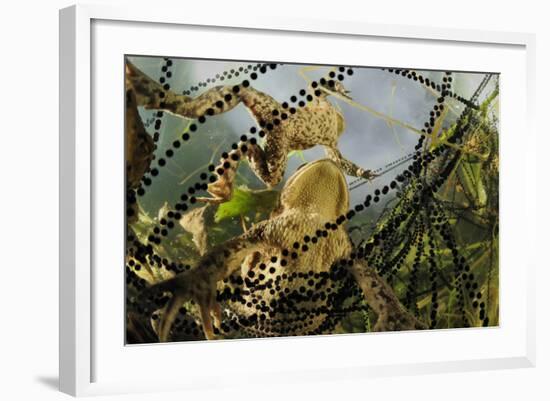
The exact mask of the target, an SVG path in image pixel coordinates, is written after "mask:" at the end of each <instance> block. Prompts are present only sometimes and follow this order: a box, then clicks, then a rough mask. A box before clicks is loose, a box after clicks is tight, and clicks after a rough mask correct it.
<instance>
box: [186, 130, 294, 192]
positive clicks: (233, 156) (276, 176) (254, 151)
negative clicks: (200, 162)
mask: <svg viewBox="0 0 550 401" xmlns="http://www.w3.org/2000/svg"><path fill="white" fill-rule="evenodd" d="M287 154H288V150H287V147H286V146H285V144H284V142H283V141H276V140H274V139H273V138H272V137H268V138H267V140H266V145H265V150H264V149H262V148H261V147H260V146H259V145H258V144H256V143H255V142H253V143H252V142H243V141H241V142H239V143H238V145H237V148H236V149H233V150H232V151H231V152H229V153H228V154H227V155H224V156H227V157H222V159H221V160H220V163H219V164H218V166H216V169H215V170H214V171H215V173H216V175H217V180H216V181H215V182H213V183H211V184H209V185H208V192H209V193H210V194H211V195H212V196H213V197H212V198H206V197H200V198H197V200H199V201H202V202H209V203H222V202H226V201H228V200H230V199H231V197H232V194H233V182H234V179H235V176H236V174H237V168H238V167H239V163H240V161H241V160H242V159H243V158H245V157H246V158H247V159H248V164H249V165H250V167H251V168H252V171H254V173H255V174H256V176H257V177H258V178H259V179H260V180H261V181H262V182H263V183H264V184H265V185H266V186H267V187H269V188H271V187H274V186H275V185H277V184H278V183H279V182H280V181H281V180H282V178H283V175H284V173H285V170H286V165H287Z"/></svg>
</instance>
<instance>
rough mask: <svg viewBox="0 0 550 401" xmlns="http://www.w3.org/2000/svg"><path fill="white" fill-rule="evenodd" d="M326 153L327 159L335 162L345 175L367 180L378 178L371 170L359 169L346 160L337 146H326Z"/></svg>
mask: <svg viewBox="0 0 550 401" xmlns="http://www.w3.org/2000/svg"><path fill="white" fill-rule="evenodd" d="M325 152H326V154H327V157H328V158H329V159H331V160H332V161H334V162H335V163H336V164H337V165H338V166H340V168H341V169H342V171H343V172H344V173H346V174H347V175H351V176H353V177H361V178H365V179H367V180H371V179H373V178H375V177H377V175H376V174H374V173H373V172H372V171H371V170H365V169H363V168H361V167H359V166H358V165H357V164H355V163H353V162H351V161H349V160H348V159H346V158H345V157H344V156H343V155H342V153H341V152H340V151H339V150H338V148H337V147H336V146H326V147H325Z"/></svg>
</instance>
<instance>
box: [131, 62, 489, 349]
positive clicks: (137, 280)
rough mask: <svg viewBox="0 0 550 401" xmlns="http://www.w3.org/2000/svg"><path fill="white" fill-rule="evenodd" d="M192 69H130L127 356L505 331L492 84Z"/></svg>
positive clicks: (289, 70)
mask: <svg viewBox="0 0 550 401" xmlns="http://www.w3.org/2000/svg"><path fill="white" fill-rule="evenodd" d="M159 62H161V63H162V64H161V65H160V71H161V73H162V75H161V77H160V78H159V79H158V80H155V79H153V78H152V77H150V76H149V75H148V74H147V73H146V71H145V69H146V68H149V69H152V68H151V65H152V64H154V63H157V68H158V63H159ZM148 63H150V64H148ZM202 63H203V64H200V63H199V62H198V61H191V60H172V59H160V58H146V57H136V58H134V59H133V60H132V62H128V68H127V81H126V82H127V105H126V106H127V116H126V118H127V122H130V121H131V122H133V123H132V124H128V123H127V125H126V127H127V131H126V135H127V142H131V143H132V146H130V147H127V174H128V179H127V182H128V196H127V212H128V220H127V222H128V242H127V265H126V277H127V341H128V342H129V343H146V342H157V341H159V340H160V341H180V340H181V341H183V340H197V339H204V338H205V337H206V338H208V339H214V338H216V339H222V338H243V337H267V336H286V335H309V334H321V333H356V332H369V331H388V330H411V329H427V328H453V327H473V326H493V325H498V304H499V303H498V113H497V111H496V110H497V109H496V108H497V106H498V76H497V75H492V74H485V75H484V74H464V73H451V72H444V73H443V72H430V71H414V70H407V69H368V68H350V67H307V68H306V69H302V68H301V67H300V66H284V65H277V64H254V65H253V64H246V63H233V64H230V66H231V68H229V69H228V70H226V71H224V72H221V73H217V74H216V75H215V76H213V77H208V78H204V79H203V80H201V81H200V82H199V83H198V84H195V85H192V86H191V88H189V89H185V88H183V89H182V87H180V88H179V89H180V91H181V93H183V94H182V95H179V94H178V93H177V92H176V91H175V89H174V86H175V85H177V84H179V85H180V86H181V85H182V84H183V83H185V82H189V81H188V80H182V81H181V82H179V81H177V80H176V79H175V72H176V67H177V66H182V68H185V71H186V74H185V75H186V76H187V75H188V74H187V73H188V72H189V71H190V68H191V67H192V66H196V71H201V69H200V66H203V67H204V65H205V64H204V63H210V64H212V63H215V62H210V61H209V62H205V61H203V62H202ZM138 65H139V66H140V67H138ZM142 69H143V70H142ZM305 70H307V71H308V73H315V72H316V73H321V74H323V75H322V76H320V77H315V78H311V79H308V82H309V84H308V86H307V88H301V89H298V90H297V91H295V92H290V93H284V92H285V90H288V91H290V86H291V82H292V79H294V78H295V79H297V80H298V81H297V82H298V85H301V84H300V83H299V82H300V80H301V77H302V76H303V75H304V71H305ZM276 74H279V75H280V77H279V80H281V79H282V82H285V83H286V84H287V85H288V86H289V88H288V89H287V88H286V87H285V86H284V85H283V86H282V87H281V84H280V81H277V82H276V83H275V84H272V85H268V84H269V83H270V82H271V81H272V80H275V78H274V77H275V75H276ZM388 79H389V81H388ZM228 81H229V82H228ZM348 81H350V83H349V84H348V83H347V82H348ZM365 81H366V82H368V84H369V85H370V86H373V84H374V83H376V82H384V85H381V86H380V89H379V91H378V92H377V93H375V94H373V95H372V98H370V97H369V96H370V95H369V93H368V92H366V91H364V90H362V88H363V86H362V85H363V84H364V82H365ZM177 82H179V83H177ZM344 82H346V84H345V85H346V86H344ZM396 82H399V85H398V84H397V83H396ZM219 83H222V84H226V85H222V86H215V85H214V84H219ZM262 83H263V85H264V86H266V88H264V89H262V90H260V89H257V88H256V87H257V86H262ZM357 88H358V89H359V90H356V89H357ZM267 89H270V90H272V91H277V90H279V91H281V92H282V93H281V94H280V97H284V98H286V99H287V100H286V101H283V100H282V101H277V100H275V97H276V95H275V94H272V93H270V92H269V91H268V90H267ZM348 89H352V94H353V98H352V97H351V96H350V93H349V91H348ZM462 91H463V92H464V93H471V96H468V98H466V97H464V96H463V95H460V94H459V93H463V92H462ZM385 92H387V103H385V106H384V107H383V106H382V103H383V102H382V101H381V100H380V99H381V98H382V97H381V96H380V94H381V93H385ZM268 93H269V94H268ZM191 94H193V96H189V95H191ZM373 98H376V99H377V102H378V103H375V104H374V105H369V104H368V102H369V101H371V102H372V101H373ZM331 99H332V100H331ZM136 104H137V106H136ZM411 104H412V106H410V105H411ZM136 109H137V110H136ZM136 111H137V113H136ZM150 113H153V114H152V116H153V117H151V114H150ZM365 116H368V118H367V117H365ZM251 117H252V120H251ZM142 121H145V122H146V123H145V124H144V123H143V122H142ZM250 121H252V122H253V124H254V125H253V126H251V127H250V126H249V127H248V128H244V129H246V132H247V134H246V135H242V132H243V131H244V129H243V128H242V127H243V124H245V126H246V124H247V123H249V122H250ZM140 124H141V125H140ZM163 127H164V129H163ZM236 127H238V128H236ZM368 127H370V128H369V129H367V128H368ZM373 127H375V129H373ZM152 128H153V129H154V131H153V132H152V133H149V132H148V131H152ZM239 130H240V132H239ZM365 131H368V132H369V133H368V134H365V133H364V132H365ZM366 135H368V139H366V138H365V136H366ZM384 135H385V136H384ZM137 138H140V141H141V142H139V141H137ZM348 138H350V139H348ZM226 141H227V142H226ZM232 141H234V142H233V143H231V142H232ZM348 141H352V142H348ZM139 143H141V144H142V145H134V144H139ZM224 143H227V145H225V146H223V145H224ZM380 143H383V145H382V146H380ZM350 144H351V147H350V146H349V145H350ZM315 145H323V146H325V148H326V150H327V152H326V155H325V156H323V155H320V154H319V152H318V150H317V149H316V148H315ZM346 145H347V146H346ZM377 145H378V147H377ZM343 147H344V148H345V152H344V150H341V149H342V148H343ZM371 147H374V149H371ZM138 148H139V149H138ZM342 153H345V154H351V155H353V156H351V157H350V158H352V159H353V160H355V161H356V162H358V163H359V165H363V166H368V167H370V168H371V169H372V171H371V170H367V169H363V168H361V167H358V165H356V164H355V163H352V162H349V161H348V160H347V159H344V158H343V156H342ZM212 154H214V155H212ZM293 154H295V155H296V157H294V156H293ZM388 154H392V155H395V156H396V157H388ZM203 155H204V157H203ZM216 156H221V157H220V162H219V164H217V165H216V164H214V163H213V160H214V159H215V157H216ZM291 156H292V157H291ZM327 156H328V158H329V159H325V157H327ZM377 160H378V161H379V162H378V163H377V162H376V161H377ZM304 162H307V163H305V164H304V165H303V166H302V167H301V168H299V169H298V170H297V171H295V170H296V169H295V168H291V167H292V166H289V164H290V165H294V166H296V165H297V164H303V163H304ZM244 164H248V165H244ZM376 165H382V167H380V168H377V169H375V168H373V167H374V166H376ZM294 171H295V172H294ZM290 174H292V175H290ZM289 175H290V176H289ZM345 175H347V176H349V177H348V178H346V176H345ZM137 176H139V177H137ZM234 183H236V184H237V185H236V186H235V187H234V185H233V184H234ZM265 184H267V185H268V188H266V187H265ZM185 187H187V188H185ZM203 191H208V192H209V193H210V194H211V195H213V198H212V197H204V196H201V195H202V193H203ZM204 202H206V203H204ZM350 206H351V208H350ZM151 216H154V217H151Z"/></svg>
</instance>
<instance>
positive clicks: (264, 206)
mask: <svg viewBox="0 0 550 401" xmlns="http://www.w3.org/2000/svg"><path fill="white" fill-rule="evenodd" d="M277 199H278V192H277V191H275V190H270V189H266V190H253V189H250V188H248V187H246V186H240V187H238V188H235V190H234V191H233V197H232V198H231V200H230V201H228V202H225V203H222V204H221V205H220V206H218V210H217V211H216V215H215V218H214V219H215V221H216V223H219V222H220V221H222V220H225V219H229V218H232V217H238V216H246V215H249V214H251V213H253V214H257V213H269V212H271V211H272V210H273V208H274V207H275V205H276V204H277Z"/></svg>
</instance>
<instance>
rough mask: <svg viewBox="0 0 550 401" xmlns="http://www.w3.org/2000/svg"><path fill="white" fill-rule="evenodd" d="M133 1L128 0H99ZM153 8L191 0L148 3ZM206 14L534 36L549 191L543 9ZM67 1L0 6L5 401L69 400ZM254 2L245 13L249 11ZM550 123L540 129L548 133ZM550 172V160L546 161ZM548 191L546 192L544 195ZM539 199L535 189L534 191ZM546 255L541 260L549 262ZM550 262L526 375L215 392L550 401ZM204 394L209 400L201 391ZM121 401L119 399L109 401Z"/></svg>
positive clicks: (373, 7) (320, 8)
mask: <svg viewBox="0 0 550 401" xmlns="http://www.w3.org/2000/svg"><path fill="white" fill-rule="evenodd" d="M97 2H98V3H116V4H124V3H126V4H130V3H132V2H131V1H122V0H120V1H111V2H109V1H97ZM140 3H147V4H149V6H150V7H158V6H159V4H162V3H175V4H180V5H181V8H182V12H192V11H191V10H189V7H190V6H189V5H188V4H186V3H190V2H189V1H184V0H179V1H159V0H157V1H149V2H146V1H140ZM197 3H200V4H196V5H194V6H197V7H202V10H203V11H202V12H210V11H212V10H217V12H223V13H224V14H227V15H228V19H229V18H230V17H229V15H230V14H231V13H233V12H246V10H247V9H249V8H248V7H251V8H258V7H261V8H263V9H264V12H265V13H273V14H277V15H284V14H285V13H289V14H290V13H292V14H294V15H296V16H309V17H319V18H326V19H354V18H358V17H359V16H365V17H364V18H366V19H367V20H369V21H370V22H375V23H397V24H408V25H430V26H445V27H459V28H476V29H490V30H505V31H527V32H534V33H536V34H537V35H538V36H537V41H538V43H537V45H538V46H537V72H538V76H537V83H538V85H537V86H538V88H539V89H538V93H537V115H538V116H539V117H538V125H537V128H538V133H539V143H538V144H534V143H533V144H526V146H537V147H538V149H539V172H538V173H539V174H540V177H541V181H542V183H543V185H546V182H545V181H546V179H545V178H546V177H543V175H542V174H543V169H544V170H546V171H547V170H548V169H547V168H546V167H545V166H543V162H544V159H547V157H546V154H545V153H546V151H545V149H544V145H546V146H548V140H547V136H548V135H549V132H548V131H549V130H548V128H547V124H546V120H547V112H546V107H547V105H548V101H547V90H548V89H549V88H550V85H549V78H548V73H549V72H550V65H549V61H550V60H549V57H548V53H549V50H548V49H549V48H550V30H549V29H548V25H549V22H548V16H549V14H548V12H547V11H545V10H544V4H545V2H543V1H536V2H535V1H521V2H518V1H514V2H507V3H505V2H503V1H496V0H491V1H480V0H476V1H470V0H461V1H454V2H445V1H441V0H439V1H412V2H411V1H402V0H392V1H383V2H367V1H355V2H354V1H351V0H350V1H346V0H338V1H335V2H326V3H322V2H321V1H319V0H317V1H311V2H307V3H306V2H305V1H303V2H301V3H304V4H301V3H300V2H298V1H296V0H294V1H283V0H277V1H275V2H268V1H259V0H256V1H253V2H249V3H246V2H245V1H237V0H232V1H213V0H211V1H208V2H197ZM70 4H71V2H70V1H62V0H50V1H39V0H27V1H19V2H17V1H14V0H12V1H9V2H8V1H6V2H4V3H3V4H2V7H1V8H0V30H1V35H0V44H1V47H2V53H1V55H2V56H1V57H2V59H1V61H0V71H1V74H0V78H1V81H0V82H1V83H0V88H1V90H2V93H1V94H0V105H1V107H0V115H1V116H2V124H1V127H2V129H1V131H0V144H1V145H0V152H1V153H0V154H1V157H0V163H1V166H2V169H1V170H0V171H1V173H0V177H2V178H1V181H0V185H1V186H2V190H1V192H0V202H1V209H0V210H2V213H1V214H0V224H1V226H0V227H1V228H2V229H1V230H0V232H1V234H0V235H1V236H2V241H1V242H0V244H1V245H0V250H1V253H0V297H1V303H0V305H1V306H2V314H1V316H0V319H1V321H2V324H1V326H0V393H5V392H7V394H2V398H3V399H7V400H18V399H30V400H33V399H41V400H45V399H48V400H49V399H61V398H65V396H62V395H61V394H59V393H57V392H56V390H55V387H56V381H57V254H58V252H57V250H58V241H57V220H58V209H57V208H58V206H57V205H58V196H57V189H58V179H57V176H58V170H57V169H58V163H57V159H58V134H57V132H58V131H57V130H58V117H57V116H58V111H57V103H58V102H57V99H58V89H57V88H58V71H57V66H58V61H57V60H58V45H57V44H58V37H57V34H58V20H57V10H58V8H61V7H64V6H67V5H70ZM247 4H249V5H247ZM543 124H544V126H543ZM544 164H547V163H544ZM541 190H542V189H541ZM533 196H534V192H533ZM542 196H543V195H542V193H540V195H539V207H540V209H541V210H539V215H540V216H541V217H543V216H544V219H541V221H540V224H539V234H540V236H539V237H540V241H541V249H542V240H543V239H544V235H546V236H547V234H546V232H545V231H543V227H545V226H546V225H547V224H548V219H547V217H548V213H547V210H546V209H543V206H545V203H546V202H543V201H544V198H543V197H542ZM543 256H545V255H542V252H541V256H540V259H541V261H542V260H543V259H542V258H543ZM549 280H550V276H549V274H548V266H546V265H542V263H541V265H540V266H539V267H538V276H537V282H538V294H537V303H538V315H537V319H538V321H537V325H538V333H537V336H538V344H537V347H538V367H537V368H534V369H525V370H511V371H497V372H483V373H467V374H452V375H451V374H446V375H436V376H418V377H402V378H386V379H376V380H370V381H368V382H366V383H361V384H354V383H326V384H325V385H323V386H317V387H316V388H311V386H302V387H299V386H297V387H293V388H291V389H288V388H287V389H279V388H277V386H276V384H275V385H274V388H271V389H268V390H267V391H265V392H264V393H263V394H254V393H246V394H243V393H237V392H235V391H228V392H225V393H224V394H223V395H221V394H214V393H210V394H206V398H207V399H210V398H212V399H213V396H214V395H217V396H218V397H217V398H218V399H219V397H224V399H232V398H235V399H256V398H260V397H261V399H280V398H281V397H287V398H288V397H289V394H291V393H290V392H294V396H292V397H291V399H299V398H298V397H304V398H305V397H307V399H348V398H349V399H352V398H353V399H357V398H358V397H361V398H364V399H368V398H370V399H375V398H378V397H384V399H385V398H390V399H397V398H398V397H400V398H406V399H445V400H455V399H456V400H459V399H460V400H465V399H482V398H485V399H498V400H501V399H505V400H506V399H529V400H535V399H550V398H548V396H549V394H550V390H549V385H548V378H550V367H549V365H550V355H549V349H548V338H550V337H549V334H550V332H549V318H548V311H547V306H548V305H550V302H549V296H548V294H547V293H544V292H543V291H545V290H547V289H548V285H547V284H546V283H548V281H549ZM197 397H201V395H198V394H197ZM113 399H114V398H113ZM128 399H132V400H153V399H163V400H167V399H182V395H181V394H179V395H178V394H161V395H148V396H139V397H137V396H130V398H128Z"/></svg>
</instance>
